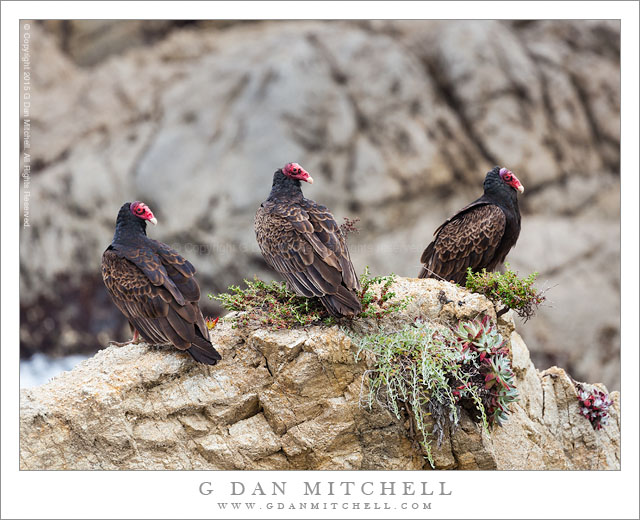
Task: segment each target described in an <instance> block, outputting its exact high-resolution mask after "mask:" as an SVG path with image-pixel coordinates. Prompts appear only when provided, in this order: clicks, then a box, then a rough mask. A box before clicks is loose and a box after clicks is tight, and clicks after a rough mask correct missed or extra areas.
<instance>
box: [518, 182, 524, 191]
mask: <svg viewBox="0 0 640 520" xmlns="http://www.w3.org/2000/svg"><path fill="white" fill-rule="evenodd" d="M518 191H519V192H520V193H524V186H523V185H522V184H521V185H520V186H518Z"/></svg>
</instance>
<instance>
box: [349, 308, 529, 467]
mask: <svg viewBox="0 0 640 520" xmlns="http://www.w3.org/2000/svg"><path fill="white" fill-rule="evenodd" d="M346 332H347V333H348V334H350V336H351V337H352V339H353V340H354V342H355V343H356V344H357V345H358V353H357V358H358V359H359V358H360V356H361V355H362V354H363V352H368V353H369V354H370V355H373V357H374V360H375V368H374V369H372V370H370V371H368V372H367V374H368V383H369V384H368V392H367V393H366V395H364V396H361V398H362V399H363V400H364V401H365V403H366V404H367V405H368V406H369V408H371V406H372V405H373V403H374V402H376V403H378V404H380V405H382V406H383V407H385V408H387V409H388V410H390V411H391V412H392V413H393V414H394V415H395V416H396V417H397V418H398V419H401V418H402V417H403V414H404V413H407V414H408V416H409V418H410V424H411V429H412V431H413V433H414V435H416V432H415V430H416V429H417V431H418V432H419V434H417V435H418V436H417V440H418V442H420V444H421V445H422V446H423V448H424V450H425V453H426V456H427V459H428V460H429V462H430V463H431V465H432V466H434V462H433V457H432V453H431V438H433V437H435V438H436V439H437V441H438V444H440V443H441V442H442V439H443V436H444V431H445V430H444V428H445V425H446V424H447V420H448V421H451V423H452V424H453V425H454V427H455V426H457V424H458V423H459V420H460V407H464V408H465V409H468V410H475V411H476V414H475V416H473V414H472V416H473V417H474V419H476V420H478V421H481V422H482V424H483V426H484V428H485V429H487V430H488V427H489V425H490V424H498V425H500V424H502V423H503V422H504V421H505V420H506V418H507V414H508V413H509V411H508V405H509V403H511V402H513V401H515V400H517V395H518V394H517V391H516V389H515V388H514V386H513V373H512V372H511V365H510V362H509V358H508V356H507V349H506V347H505V341H503V339H502V337H501V336H500V334H499V333H498V331H497V330H496V327H495V326H493V325H492V324H491V323H490V322H489V319H488V317H485V318H484V319H483V320H475V321H468V322H462V323H460V324H459V325H458V327H457V328H456V329H450V328H446V327H442V326H436V325H433V324H431V323H428V322H422V321H417V322H416V323H414V324H413V326H410V327H406V328H404V329H402V330H400V331H398V332H395V333H392V334H388V333H376V334H370V335H367V336H365V337H356V336H355V335H354V334H352V333H349V331H346ZM429 425H431V428H432V431H429Z"/></svg>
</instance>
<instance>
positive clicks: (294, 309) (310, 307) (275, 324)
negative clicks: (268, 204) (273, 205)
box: [209, 267, 409, 329]
mask: <svg viewBox="0 0 640 520" xmlns="http://www.w3.org/2000/svg"><path fill="white" fill-rule="evenodd" d="M394 281H395V276H394V275H393V274H392V275H390V276H371V275H370V273H369V268H368V267H367V268H366V269H365V271H364V274H363V275H362V276H361V277H360V285H361V287H362V290H361V291H360V294H359V295H358V296H359V297H360V301H361V303H362V313H361V314H360V315H359V316H358V317H365V318H369V317H374V318H376V319H377V320H381V319H382V318H383V317H384V316H388V315H389V314H392V313H394V312H399V311H402V310H403V309H405V308H406V307H407V304H408V303H409V299H408V298H404V299H402V300H400V301H393V302H392V301H390V300H391V299H392V298H393V297H394V296H395V293H394V292H392V291H390V290H389V289H390V287H391V285H392V284H393V283H394ZM244 284H245V286H246V287H244V288H242V287H240V286H237V285H232V286H230V287H229V289H228V292H226V293H221V294H218V295H215V296H214V295H212V294H209V298H210V299H212V300H217V301H219V302H220V304H221V305H222V306H223V307H224V308H225V309H226V310H228V311H238V312H240V313H241V314H239V315H237V316H234V317H233V318H231V319H232V320H233V323H234V326H240V327H244V326H263V327H267V328H269V329H290V328H292V327H300V326H302V327H304V326H308V325H313V324H317V323H320V322H321V323H325V324H327V325H332V324H334V323H335V322H336V320H335V318H333V317H331V316H330V315H329V313H328V312H327V311H326V309H325V308H324V307H323V305H322V303H321V302H320V300H319V299H318V298H304V297H302V296H297V295H296V294H295V293H292V292H291V291H289V290H288V289H287V286H286V284H285V283H284V282H271V283H266V282H263V281H262V280H260V279H259V278H257V277H256V278H254V279H253V280H251V281H250V280H245V281H244ZM378 284H380V286H381V287H380V294H379V295H376V294H375V293H374V286H376V285H378Z"/></svg>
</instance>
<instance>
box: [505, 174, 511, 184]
mask: <svg viewBox="0 0 640 520" xmlns="http://www.w3.org/2000/svg"><path fill="white" fill-rule="evenodd" d="M504 180H505V181H507V182H510V181H511V175H509V174H507V175H505V176H504Z"/></svg>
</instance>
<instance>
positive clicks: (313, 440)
mask: <svg viewBox="0 0 640 520" xmlns="http://www.w3.org/2000/svg"><path fill="white" fill-rule="evenodd" d="M392 290H394V291H396V292H397V293H398V294H399V295H403V296H404V295H408V296H411V297H412V298H413V302H412V303H411V305H410V306H409V308H408V309H407V310H406V313H404V314H403V315H402V319H401V320H397V319H395V318H388V319H386V321H385V322H384V323H383V326H384V327H386V328H387V329H388V330H391V329H392V328H393V327H400V326H403V325H406V321H408V320H413V319H415V318H416V317H418V316H421V317H422V318H425V319H431V320H438V321H440V322H442V323H447V322H449V320H452V319H457V318H468V317H475V316H477V315H479V314H485V313H488V314H490V315H492V316H495V312H494V310H493V307H492V306H491V305H490V304H489V302H488V301H487V300H485V299H484V298H482V297H479V296H478V295H471V294H470V293H468V291H466V290H463V289H460V288H456V287H454V286H452V285H451V284H448V283H443V282H437V281H434V280H416V279H402V278H401V279H399V280H398V281H397V283H396V285H395V286H394V287H393V288H392ZM440 291H445V293H446V294H447V295H448V296H449V297H450V298H451V299H453V300H454V301H455V302H456V304H455V305H454V306H452V308H449V307H448V306H449V305H450V304H445V305H443V304H442V303H440V302H439V299H438V294H439V293H440ZM458 302H460V304H458ZM452 311H454V312H452ZM508 316H509V315H507V317H506V319H501V322H500V325H499V327H500V330H501V332H502V333H503V334H505V335H506V336H507V337H510V344H511V350H512V356H513V367H514V372H515V374H516V378H517V387H518V390H519V392H520V401H519V402H517V403H515V404H514V405H512V407H511V412H512V413H511V415H510V419H509V420H508V421H507V423H506V425H505V426H504V427H502V428H498V427H496V428H493V429H492V431H491V433H490V435H488V434H487V433H486V432H484V431H483V430H482V429H481V428H480V426H479V425H478V424H476V423H474V422H473V421H472V420H471V419H470V417H469V416H468V415H466V414H463V417H462V421H461V424H460V427H458V428H457V429H455V430H454V431H448V432H446V434H445V437H444V441H443V443H442V445H441V446H440V447H437V448H435V449H434V459H435V462H436V468H437V469H617V468H619V466H620V462H619V451H620V424H619V413H620V408H619V406H620V405H619V394H618V393H617V392H614V393H612V394H611V395H612V398H613V400H614V405H613V406H612V409H611V419H610V422H609V424H608V425H607V426H606V427H604V428H603V429H602V430H600V431H594V430H593V428H592V426H591V424H590V423H589V421H588V420H587V419H585V418H584V417H582V416H581V415H580V414H579V411H578V402H577V400H576V392H575V389H574V387H573V384H572V382H571V381H570V379H569V378H568V376H567V375H566V373H565V372H564V371H563V370H561V369H558V368H552V369H549V370H547V371H544V372H538V371H537V370H536V369H535V367H534V366H533V364H532V363H531V360H530V358H529V351H528V350H527V347H526V345H525V344H524V342H523V341H522V339H521V338H520V336H519V334H518V333H517V332H515V331H513V322H512V321H511V319H510V318H509V317H508ZM359 325H360V326H361V328H362V330H368V329H369V328H371V327H373V323H366V322H365V321H363V320H360V322H359ZM356 329H357V327H356ZM512 331H513V332H512ZM212 341H213V342H214V344H215V345H216V348H217V349H219V351H220V352H221V353H222V355H223V360H222V362H220V363H219V364H218V365H216V366H215V367H207V366H204V365H199V364H196V363H194V362H193V361H192V360H191V359H190V358H189V357H188V356H186V355H183V354H181V353H179V352H178V351H176V350H174V349H169V348H161V347H149V346H147V345H144V344H138V345H127V346H124V347H120V348H117V347H109V348H107V349H104V350H101V351H100V352H98V353H97V354H96V355H95V356H94V357H93V358H91V359H89V360H87V361H85V362H83V363H81V364H80V365H79V366H78V367H77V368H75V369H74V370H73V371H71V372H66V373H63V374H61V375H60V376H58V377H56V378H54V379H53V380H52V381H50V382H49V383H47V384H45V385H42V386H40V387H35V388H32V389H27V390H22V392H21V402H20V406H21V419H20V466H21V468H22V469H205V468H206V469H405V470H406V469H429V468H430V466H429V464H428V462H427V461H426V460H425V458H424V457H423V454H422V452H421V450H420V448H419V447H418V445H417V443H415V442H414V441H413V440H412V439H411V438H410V437H409V434H408V431H407V430H406V429H405V426H404V424H403V421H399V420H397V419H396V418H395V417H394V416H392V415H391V414H390V413H389V412H387V411H386V410H384V409H381V408H379V407H374V409H373V410H369V409H368V408H366V407H364V406H363V405H362V404H361V399H360V398H361V395H360V392H361V386H362V385H363V384H366V378H365V379H364V380H363V374H364V371H365V370H366V369H367V367H368V366H369V365H368V364H367V363H368V361H366V360H365V359H361V360H360V361H356V356H355V354H356V346H355V345H354V344H353V343H352V341H351V340H350V339H349V338H348V337H347V336H346V335H345V334H344V333H343V332H342V331H341V330H340V329H339V327H338V326H333V327H325V326H313V327H309V328H307V329H306V330H302V329H296V330H280V331H267V330H264V329H257V330H245V329H234V328H232V325H231V324H230V323H229V322H221V323H220V324H219V325H218V326H217V327H216V328H215V329H214V330H213V333H212Z"/></svg>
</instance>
